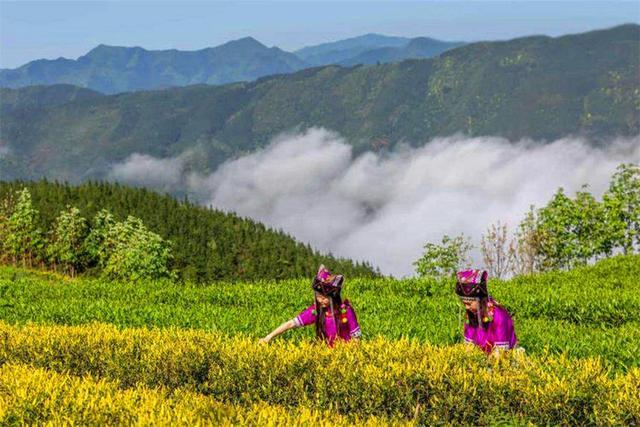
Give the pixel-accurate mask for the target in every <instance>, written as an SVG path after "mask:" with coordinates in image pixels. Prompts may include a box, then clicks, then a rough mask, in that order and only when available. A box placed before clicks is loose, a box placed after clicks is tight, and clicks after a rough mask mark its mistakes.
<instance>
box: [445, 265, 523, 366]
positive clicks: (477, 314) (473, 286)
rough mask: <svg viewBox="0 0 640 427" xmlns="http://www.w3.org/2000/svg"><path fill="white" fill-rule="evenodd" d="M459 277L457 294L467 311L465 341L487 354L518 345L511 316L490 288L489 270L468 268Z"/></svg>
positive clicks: (459, 273)
mask: <svg viewBox="0 0 640 427" xmlns="http://www.w3.org/2000/svg"><path fill="white" fill-rule="evenodd" d="M456 276H457V283H456V294H458V296H459V297H460V300H461V301H462V303H463V304H464V307H465V309H466V310H467V323H466V324H465V325H464V340H465V341H466V342H467V343H471V344H475V345H477V346H478V347H480V348H481V349H482V350H484V351H485V352H486V353H487V354H492V353H494V352H497V351H499V350H509V349H512V348H514V347H516V345H517V344H518V340H517V339H516V333H515V330H514V328H513V319H511V315H509V312H508V311H507V310H506V309H505V308H504V307H502V306H501V305H500V304H498V303H497V302H496V301H495V300H494V299H493V298H491V296H489V292H488V291H487V278H488V273H487V272H486V271H484V270H465V271H460V272H458V274H457V275H456Z"/></svg>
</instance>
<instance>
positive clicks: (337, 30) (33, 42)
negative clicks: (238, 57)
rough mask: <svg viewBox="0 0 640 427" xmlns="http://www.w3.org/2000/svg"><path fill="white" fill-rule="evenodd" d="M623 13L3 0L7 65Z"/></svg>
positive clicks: (532, 6) (507, 29) (614, 19)
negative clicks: (132, 49)
mask: <svg viewBox="0 0 640 427" xmlns="http://www.w3.org/2000/svg"><path fill="white" fill-rule="evenodd" d="M625 22H636V23H640V2H639V1H604V0H600V1H577V0H573V1H561V2H558V1H554V2H550V1H526V0H514V1H505V0H503V1H478V0H475V1H446V2H445V1H428V0H424V1H414V2H405V1H376V2H371V1H341V2H330V1H317V0H316V1H309V0H305V1H296V2H290V1H258V2H255V1H254V2H240V1H227V2H217V1H211V2H189V1H182V2H176V1H136V2H132V1H112V2H102V1H84V2H80V1H76V2H59V1H40V2H30V1H12V2H9V1H0V68H14V67H17V66H20V65H22V64H24V63H26V62H28V61H31V60H34V59H38V58H49V59H53V58H58V57H61V56H62V57H66V58H73V59H75V58H77V57H78V56H81V55H83V54H84V53H86V52H87V51H89V50H90V49H91V48H93V47H95V46H96V45H98V44H100V43H104V44H109V45H119V46H141V47H144V48H147V49H170V48H176V49H184V50H194V49H201V48H204V47H209V46H215V45H218V44H221V43H224V42H226V41H229V40H233V39H237V38H241V37H245V36H253V37H255V38H256V39H258V40H260V41H261V42H263V43H264V44H266V45H268V46H273V45H276V46H279V47H281V48H283V49H287V50H293V49H297V48H301V47H303V46H307V45H311V44H317V43H322V42H326V41H332V40H338V39H341V38H346V37H352V36H356V35H361V34H364V33H370V32H376V33H382V34H388V35H399V36H410V37H412V36H429V37H434V38H440V39H446V40H465V41H474V40H496V39H507V38H513V37H518V36H522V35H530V34H547V35H560V34H567V33H576V32H582V31H587V30H590V29H595V28H605V27H611V26H614V25H617V24H621V23H625Z"/></svg>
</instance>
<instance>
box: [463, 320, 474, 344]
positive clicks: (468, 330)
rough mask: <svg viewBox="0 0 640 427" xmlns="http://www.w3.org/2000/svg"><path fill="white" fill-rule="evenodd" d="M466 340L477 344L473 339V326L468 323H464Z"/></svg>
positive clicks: (468, 342)
mask: <svg viewBox="0 0 640 427" xmlns="http://www.w3.org/2000/svg"><path fill="white" fill-rule="evenodd" d="M464 342H466V343H467V344H475V343H474V341H473V328H472V327H471V326H469V324H468V323H465V324H464Z"/></svg>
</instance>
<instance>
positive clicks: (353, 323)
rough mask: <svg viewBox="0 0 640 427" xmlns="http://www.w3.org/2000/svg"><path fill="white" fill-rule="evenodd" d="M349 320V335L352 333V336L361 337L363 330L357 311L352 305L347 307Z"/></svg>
mask: <svg viewBox="0 0 640 427" xmlns="http://www.w3.org/2000/svg"><path fill="white" fill-rule="evenodd" d="M347 321H348V324H349V335H351V337H352V338H360V337H361V336H362V331H361V330H360V325H359V324H358V318H357V317H356V313H355V311H353V308H352V307H351V306H348V307H347Z"/></svg>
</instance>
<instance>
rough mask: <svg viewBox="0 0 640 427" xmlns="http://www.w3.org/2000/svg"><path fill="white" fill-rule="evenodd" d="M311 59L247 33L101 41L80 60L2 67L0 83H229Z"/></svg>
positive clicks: (118, 86)
mask: <svg viewBox="0 0 640 427" xmlns="http://www.w3.org/2000/svg"><path fill="white" fill-rule="evenodd" d="M305 66H306V64H305V63H304V62H303V61H302V60H300V59H299V58H298V57H296V56H295V55H293V54H291V53H288V52H285V51H283V50H280V49H278V48H276V47H272V48H267V47H266V46H264V45H263V44H261V43H259V42H258V41H257V40H255V39H253V38H251V37H247V38H243V39H240V40H235V41H231V42H228V43H225V44H223V45H221V46H217V47H214V48H207V49H202V50H197V51H178V50H175V49H172V50H158V51H149V50H145V49H142V48H140V47H132V48H130V47H116V46H106V45H99V46H98V47H96V48H94V49H93V50H91V51H90V52H89V53H87V54H86V55H84V56H82V57H80V58H78V60H76V61H74V60H70V59H64V58H59V59H56V60H44V59H43V60H38V61H33V62H30V63H28V64H26V65H23V66H22V67H19V68H16V69H14V70H0V86H2V87H10V88H18V87H24V86H29V85H51V84H57V83H68V84H74V85H77V86H81V87H86V88H90V89H93V90H97V91H100V92H103V93H108V94H112V93H118V92H126V91H132V90H146V89H160V88H166V87H172V86H185V85H190V84H197V83H206V84H224V83H230V82H236V81H250V80H255V79H257V78H259V77H262V76H266V75H271V74H280V73H290V72H293V71H296V70H300V69H302V68H304V67H305Z"/></svg>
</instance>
